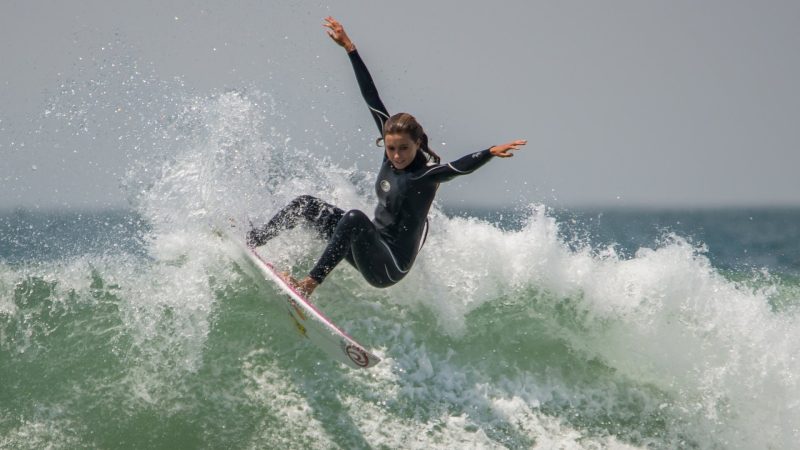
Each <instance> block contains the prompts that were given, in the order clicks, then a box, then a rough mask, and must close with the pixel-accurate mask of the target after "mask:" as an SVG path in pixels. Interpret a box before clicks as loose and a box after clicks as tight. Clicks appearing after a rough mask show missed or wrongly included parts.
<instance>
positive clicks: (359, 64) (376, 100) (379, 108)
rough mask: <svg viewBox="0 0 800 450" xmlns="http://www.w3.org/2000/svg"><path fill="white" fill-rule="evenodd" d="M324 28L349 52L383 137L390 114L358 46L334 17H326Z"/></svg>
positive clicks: (368, 104) (365, 98) (365, 97)
mask: <svg viewBox="0 0 800 450" xmlns="http://www.w3.org/2000/svg"><path fill="white" fill-rule="evenodd" d="M322 26H324V27H326V28H329V30H328V36H330V37H331V39H333V41H334V42H336V43H337V44H339V45H341V46H342V47H344V49H345V50H347V55H348V56H349V57H350V62H351V63H352V64H353V70H354V71H355V73H356V80H357V81H358V87H359V88H361V95H362V96H363V97H364V100H365V101H366V102H367V106H368V107H369V110H370V113H372V118H373V119H374V120H375V125H377V126H378V132H379V133H380V134H381V136H383V123H384V122H386V120H387V119H389V113H388V112H387V111H386V107H385V106H384V105H383V102H382V101H381V98H380V96H379V95H378V89H377V88H376V87H375V82H374V81H372V76H371V75H370V74H369V70H367V66H366V64H364V61H362V60H361V56H359V54H358V50H356V46H355V45H354V44H353V41H351V40H350V37H348V36H347V33H346V32H345V31H344V27H343V26H342V24H341V23H339V21H337V20H336V19H334V18H333V17H326V18H325V23H324V24H322Z"/></svg>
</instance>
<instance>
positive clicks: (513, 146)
mask: <svg viewBox="0 0 800 450" xmlns="http://www.w3.org/2000/svg"><path fill="white" fill-rule="evenodd" d="M527 143H528V141H527V140H526V139H518V140H516V141H512V142H509V143H508V144H503V145H495V146H494V147H492V148H490V149H489V153H491V154H492V155H494V156H499V157H501V158H510V157H512V156H514V154H513V153H511V150H519V149H520V148H521V147H522V146H523V145H525V144H527Z"/></svg>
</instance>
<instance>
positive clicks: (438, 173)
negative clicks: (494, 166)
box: [415, 148, 492, 183]
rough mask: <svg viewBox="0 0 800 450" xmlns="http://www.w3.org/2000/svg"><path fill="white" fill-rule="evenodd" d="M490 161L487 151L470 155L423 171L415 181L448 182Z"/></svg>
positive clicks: (490, 155) (489, 154)
mask: <svg viewBox="0 0 800 450" xmlns="http://www.w3.org/2000/svg"><path fill="white" fill-rule="evenodd" d="M490 159H492V154H491V152H489V149H488V148H487V149H486V150H481V151H479V152H475V153H471V154H469V155H467V156H463V157H461V158H459V159H457V160H455V161H452V162H449V163H447V164H439V165H438V166H435V167H431V168H429V169H427V170H426V171H424V172H423V173H422V175H421V176H419V177H416V178H415V179H422V178H427V179H429V180H430V181H433V182H436V183H443V182H445V181H450V180H452V179H453V178H455V177H457V176H459V175H466V174H468V173H472V172H474V171H476V170H478V168H480V167H481V166H483V165H484V164H486V163H487V162H489V160H490Z"/></svg>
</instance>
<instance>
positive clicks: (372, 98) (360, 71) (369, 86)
mask: <svg viewBox="0 0 800 450" xmlns="http://www.w3.org/2000/svg"><path fill="white" fill-rule="evenodd" d="M347 55H348V56H349V57H350V62H351V63H352V64H353V70H354V71H355V73H356V80H358V87H359V88H361V95H362V96H363V97H364V100H365V101H366V102H367V106H368V107H369V111H370V113H372V118H373V119H375V125H377V126H378V132H379V133H380V134H381V136H383V123H384V122H386V120H387V119H388V118H389V113H388V112H387V111H386V107H385V106H383V102H382V101H381V98H380V96H378V89H377V88H376V87H375V82H373V81H372V76H371V75H370V74H369V70H367V65H366V64H364V61H363V60H362V59H361V56H359V54H358V50H353V51H352V52H349V53H348V54H347Z"/></svg>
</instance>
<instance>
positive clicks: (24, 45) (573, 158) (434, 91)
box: [0, 0, 800, 208]
mask: <svg viewBox="0 0 800 450" xmlns="http://www.w3.org/2000/svg"><path fill="white" fill-rule="evenodd" d="M327 15H334V16H335V17H337V18H338V19H339V20H341V21H342V22H343V24H344V25H345V28H346V30H347V31H348V33H349V34H350V36H351V38H352V39H353V41H354V42H355V43H356V45H357V47H358V48H359V50H360V52H361V54H362V56H363V57H364V59H365V61H366V62H367V65H368V66H369V68H370V70H371V72H372V74H373V77H374V78H375V81H376V83H377V84H378V88H379V89H380V92H381V95H382V97H383V100H384V103H386V105H387V107H388V109H389V110H390V112H399V111H408V112H411V113H412V114H414V115H416V116H417V117H418V118H419V119H420V122H421V123H422V124H423V125H424V126H425V127H426V129H427V131H428V134H429V135H430V137H431V142H432V144H433V145H436V148H437V149H438V150H440V153H441V154H443V156H444V157H445V158H446V159H454V158H456V157H458V156H461V155H462V154H466V153H469V152H472V151H474V150H478V149H480V148H485V147H488V146H489V145H491V144H495V143H501V142H505V141H509V140H512V139H516V138H527V139H528V140H529V144H528V148H526V149H525V150H523V151H521V152H520V153H518V154H517V156H516V157H515V158H513V159H512V160H507V161H495V162H492V163H491V164H490V165H489V166H487V167H485V168H483V169H481V171H480V173H476V174H475V175H473V176H470V177H465V178H464V179H463V180H460V181H458V182H454V184H453V186H454V187H451V188H448V189H442V190H441V191H440V192H441V193H440V200H442V201H443V202H444V203H445V204H451V205H455V206H458V205H474V204H484V205H501V204H508V203H517V202H519V201H521V200H522V201H530V202H545V203H547V204H551V205H555V206H567V207H570V206H585V205H597V206H609V205H611V206H642V205H649V206H720V205H724V206H732V205H740V206H741V205H795V206H797V205H800V176H798V174H797V171H798V168H800V86H798V83H800V2H797V1H794V0H792V1H764V2H756V1H746V2H743V1H736V0H734V1H696V0H691V1H662V2H657V1H639V0H635V1H633V0H632V1H604V2H594V1H592V2H590V1H586V2H575V1H564V2H562V1H559V2H550V1H547V2H545V1H514V2H503V1H498V2H485V1H481V2H479V1H463V0H462V1H455V0H448V1H431V0H426V1H422V0H405V1H402V2H384V1H341V2H322V1H309V2H282V1H281V2H279V1H228V2H202V1H185V0H179V1H169V2H163V1H137V2H130V1H108V0H106V1H81V2H62V1H49V2H44V1H26V2H22V1H19V2H17V1H3V2H0V42H2V44H0V105H1V106H0V156H1V158H0V187H2V189H0V207H14V206H19V205H22V206H28V207H35V206H42V207H52V206H68V207H76V208H78V207H108V206H112V207H113V206H124V204H125V196H124V195H123V193H122V192H121V191H120V189H119V188H118V186H119V181H120V176H121V175H120V174H121V173H124V171H125V168H126V165H127V164H129V162H130V161H129V160H128V159H126V157H125V156H124V155H125V153H126V150H125V149H124V148H120V146H119V145H112V144H113V142H112V141H114V140H115V138H116V134H115V133H111V132H105V131H104V130H102V129H99V130H94V131H93V134H92V137H87V136H84V137H82V138H81V139H82V140H81V141H80V142H81V145H80V149H79V151H78V149H77V148H72V147H73V146H75V145H76V144H75V142H77V141H71V143H70V144H69V145H66V144H65V145H59V139H60V138H59V136H57V135H53V134H52V129H51V128H52V127H51V126H49V125H47V124H44V125H43V123H44V122H43V120H45V119H43V117H45V116H46V111H47V110H48V108H49V107H51V103H52V101H53V98H54V97H55V98H58V99H59V101H60V102H61V103H62V105H61V108H65V107H66V108H67V109H68V105H67V106H64V105H63V103H65V102H69V99H70V97H69V95H66V94H63V93H62V94H59V92H60V89H61V86H62V85H67V86H69V83H75V82H76V81H77V82H78V83H84V84H83V85H85V83H86V82H90V81H92V80H98V79H99V80H100V82H101V83H102V81H103V77H104V76H106V75H104V74H103V73H98V71H99V69H97V67H98V66H102V64H103V63H104V61H107V60H108V61H122V60H127V61H135V64H131V63H127V65H125V66H124V68H123V70H130V69H131V67H133V66H136V67H140V68H146V69H147V70H148V71H149V72H148V73H151V74H152V76H154V77H155V78H157V79H159V80H164V81H165V83H173V82H175V81H174V80H176V77H177V79H178V80H180V83H182V84H183V87H184V88H185V89H186V91H187V92H191V93H194V94H196V95H212V94H213V93H214V92H220V91H224V90H225V89H232V88H233V89H239V88H248V89H253V88H255V89H260V90H263V91H264V92H270V93H272V94H274V95H275V97H276V98H277V100H278V101H279V102H283V103H286V104H287V105H288V106H287V107H286V108H285V111H284V113H285V114H286V115H287V117H288V118H289V119H294V120H296V121H297V123H298V124H302V125H303V126H306V127H320V128H321V127H324V126H331V127H334V128H335V129H336V130H340V131H339V135H340V136H341V135H347V132H346V131H345V130H353V132H354V133H355V132H356V131H355V130H357V129H358V127H363V129H364V133H365V136H364V141H363V142H364V143H365V145H367V146H368V144H369V142H370V141H371V140H372V139H373V138H374V137H375V136H374V132H373V130H372V127H373V124H372V121H371V118H370V117H369V115H368V113H367V112H366V110H365V109H364V105H363V103H361V99H360V95H359V94H358V90H357V86H356V84H355V81H354V78H353V75H352V70H351V68H350V65H349V62H348V60H347V58H346V56H345V54H344V52H343V51H342V50H341V49H340V48H339V47H337V46H335V45H334V44H333V43H332V42H331V41H330V40H329V38H328V37H327V36H326V35H325V34H324V32H323V30H322V27H321V23H322V18H323V17H325V16H327ZM142 70H144V69H142ZM65 83H66V84H65ZM105 85H106V86H107V87H113V86H115V85H114V84H113V83H106V84H105ZM118 94H119V93H118ZM59 95H60V97H59ZM112 95H113V93H112ZM119 95H122V94H119ZM78 101H81V102H83V103H86V102H87V98H86V97H85V96H84V97H80V98H78ZM101 128H102V127H101ZM360 142H361V141H359V140H353V141H352V142H351V143H352V144H353V147H356V146H357V144H359V143H360ZM442 143H446V145H444V146H443V145H442ZM310 150H311V151H313V152H315V153H317V154H319V155H320V156H323V155H324V154H328V155H330V156H331V157H332V158H341V160H342V163H343V164H352V163H353V162H358V164H359V165H363V164H364V163H363V162H361V160H359V159H358V156H357V155H359V154H360V153H362V150H361V149H357V148H348V149H340V148H328V149H325V148H324V147H323V146H316V147H312V148H310ZM371 150H374V148H372V149H371ZM376 165H377V160H376ZM371 169H372V170H376V169H377V167H375V168H371Z"/></svg>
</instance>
